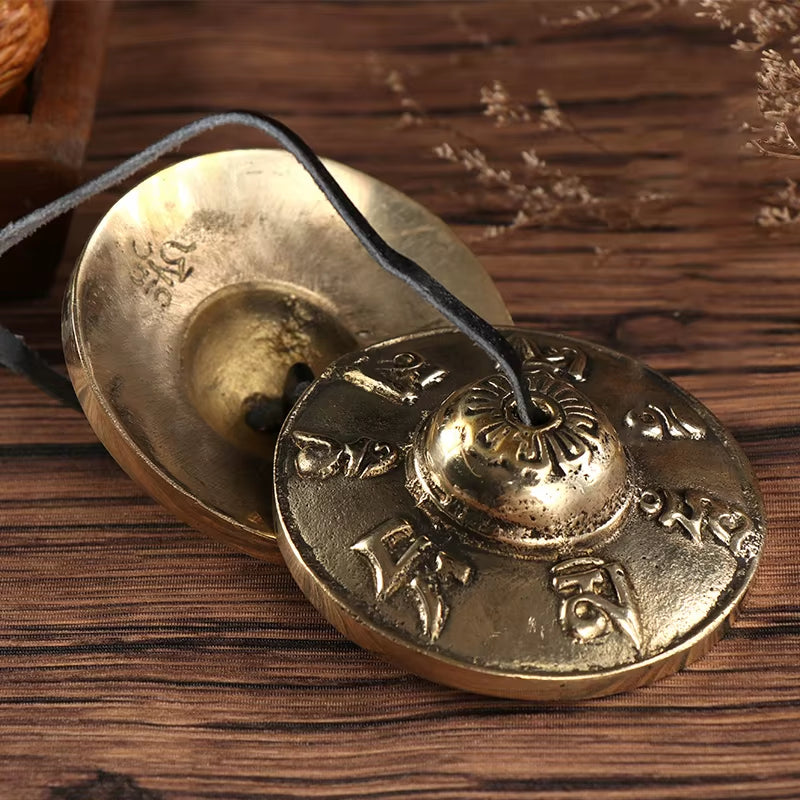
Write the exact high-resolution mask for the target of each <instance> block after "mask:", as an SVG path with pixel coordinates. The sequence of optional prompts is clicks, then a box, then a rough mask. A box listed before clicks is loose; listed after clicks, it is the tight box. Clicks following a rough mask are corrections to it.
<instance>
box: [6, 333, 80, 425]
mask: <svg viewBox="0 0 800 800" xmlns="http://www.w3.org/2000/svg"><path fill="white" fill-rule="evenodd" d="M0 364H2V365H3V366H4V367H8V369H10V370H11V371H12V372H16V373H17V375H23V376H25V377H26V378H27V379H28V380H29V381H30V382H31V383H33V384H35V385H36V386H38V387H39V388H40V389H42V390H43V391H45V392H47V394H49V395H50V396H51V397H55V398H56V400H60V401H61V402H62V403H63V404H64V405H65V406H69V407H70V408H74V409H75V410H76V411H80V410H81V404H80V403H79V402H78V398H77V396H76V394H75V390H74V389H73V388H72V384H71V383H70V382H69V378H67V377H65V376H64V375H62V374H61V373H60V372H56V370H54V369H53V368H52V367H51V366H49V365H48V364H47V363H45V361H44V359H43V358H42V357H41V356H40V355H39V354H38V353H37V352H36V351H35V350H33V349H32V348H30V347H28V345H26V344H25V342H24V340H23V339H22V337H21V336H17V335H16V334H13V333H11V331H10V330H8V328H4V327H3V326H2V325H0Z"/></svg>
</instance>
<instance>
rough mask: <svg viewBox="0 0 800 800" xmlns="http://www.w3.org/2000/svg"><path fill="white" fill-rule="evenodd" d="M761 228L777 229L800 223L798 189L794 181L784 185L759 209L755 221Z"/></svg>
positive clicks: (799, 195) (799, 196) (788, 181)
mask: <svg viewBox="0 0 800 800" xmlns="http://www.w3.org/2000/svg"><path fill="white" fill-rule="evenodd" d="M756 221H757V222H758V224H759V225H760V226H761V227H762V228H778V227H782V226H784V225H797V224H798V223H800V189H799V188H798V185H797V183H796V182H795V181H793V180H791V179H787V180H786V184H785V186H784V187H783V189H781V190H780V191H778V192H777V193H776V194H775V195H774V196H773V197H771V198H769V200H768V201H767V203H766V204H765V205H763V206H761V208H760V209H759V212H758V217H757V220H756Z"/></svg>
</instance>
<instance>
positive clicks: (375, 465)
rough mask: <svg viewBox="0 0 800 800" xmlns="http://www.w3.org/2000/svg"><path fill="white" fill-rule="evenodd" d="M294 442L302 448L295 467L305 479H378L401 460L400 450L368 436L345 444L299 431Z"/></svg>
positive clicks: (295, 434)
mask: <svg viewBox="0 0 800 800" xmlns="http://www.w3.org/2000/svg"><path fill="white" fill-rule="evenodd" d="M292 439H293V440H294V443H295V444H296V445H297V447H298V452H297V456H296V457H295V467H296V469H297V473H298V475H300V477H301V478H318V479H320V480H326V479H327V478H331V477H333V476H334V475H340V474H341V475H344V476H345V477H346V478H376V477H377V476H378V475H385V474H386V473H387V472H389V471H390V470H392V469H394V468H395V467H396V466H397V464H398V463H399V461H400V448H398V447H396V446H395V445H393V444H389V442H377V441H375V440H374V439H367V438H366V437H362V438H361V439H357V440H356V441H354V442H345V443H341V442H337V441H336V440H335V439H330V438H328V437H327V436H320V435H318V434H314V433H303V432H302V431H296V432H295V433H293V434H292Z"/></svg>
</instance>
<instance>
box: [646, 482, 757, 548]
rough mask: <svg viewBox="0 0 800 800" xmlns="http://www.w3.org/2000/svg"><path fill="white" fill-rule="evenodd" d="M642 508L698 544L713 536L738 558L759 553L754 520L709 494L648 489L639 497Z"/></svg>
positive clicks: (649, 514)
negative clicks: (708, 535) (705, 537)
mask: <svg viewBox="0 0 800 800" xmlns="http://www.w3.org/2000/svg"><path fill="white" fill-rule="evenodd" d="M639 507H640V508H641V509H642V511H644V513H645V514H646V515H647V516H648V517H652V518H654V519H655V520H656V521H657V522H658V523H659V525H662V526H663V527H665V528H667V529H669V530H682V531H683V533H685V534H686V535H687V536H688V537H689V538H690V539H691V540H692V541H693V542H694V543H695V544H698V545H699V544H702V543H703V535H704V534H710V535H711V536H713V537H714V538H715V539H717V541H719V542H721V543H722V544H723V545H725V546H726V547H728V548H729V549H730V551H731V552H732V553H733V554H734V555H735V556H737V557H740V558H745V559H749V558H752V557H753V556H755V555H756V553H757V552H758V548H759V545H760V535H759V533H758V531H757V530H756V527H755V525H754V523H753V520H752V519H750V517H749V516H748V515H747V514H746V513H745V512H744V511H742V509H740V508H739V507H738V506H735V505H733V504H729V503H726V502H725V501H724V500H720V499H719V498H717V497H714V496H713V495H711V494H709V493H708V492H704V491H701V490H699V489H687V490H686V491H685V492H677V491H674V490H672V489H647V490H645V491H643V492H642V493H641V495H640V497H639Z"/></svg>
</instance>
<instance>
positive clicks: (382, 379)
mask: <svg viewBox="0 0 800 800" xmlns="http://www.w3.org/2000/svg"><path fill="white" fill-rule="evenodd" d="M341 377H342V378H344V379H345V380H346V381H349V382H350V383H352V384H354V385H355V386H358V387H360V388H361V389H364V390H365V391H367V392H372V393H373V394H377V395H379V396H380V397H383V398H384V399H386V400H390V401H391V402H393V403H401V404H404V405H414V403H416V402H417V400H419V397H420V395H421V394H422V392H423V391H424V390H425V389H427V388H429V387H430V386H435V385H436V384H437V383H441V381H443V380H444V379H445V378H446V377H447V371H446V370H444V369H441V368H440V367H437V366H435V365H433V364H430V363H429V362H427V361H426V360H425V359H424V358H422V356H420V355H417V354H416V353H397V354H396V355H395V356H393V357H392V358H382V359H379V360H377V361H374V360H373V359H372V357H370V356H363V357H361V358H359V359H358V360H357V361H356V362H355V365H354V366H352V367H348V368H346V369H345V370H344V371H343V372H342V373H341Z"/></svg>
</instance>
